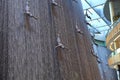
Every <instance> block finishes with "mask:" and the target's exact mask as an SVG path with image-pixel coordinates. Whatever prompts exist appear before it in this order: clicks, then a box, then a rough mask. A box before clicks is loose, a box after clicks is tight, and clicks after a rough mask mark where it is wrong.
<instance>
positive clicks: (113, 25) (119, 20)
mask: <svg viewBox="0 0 120 80" xmlns="http://www.w3.org/2000/svg"><path fill="white" fill-rule="evenodd" d="M119 22H120V18H119V19H118V20H117V21H115V22H114V23H113V24H112V25H110V27H111V28H110V29H109V31H108V33H107V35H108V34H109V33H110V32H111V31H112V30H113V28H114V27H116V26H117V24H118V23H119Z"/></svg>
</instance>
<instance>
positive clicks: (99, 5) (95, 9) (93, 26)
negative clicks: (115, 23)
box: [81, 0, 110, 41]
mask: <svg viewBox="0 0 120 80" xmlns="http://www.w3.org/2000/svg"><path fill="white" fill-rule="evenodd" d="M81 1H82V5H83V9H84V15H85V17H86V21H87V23H88V29H89V30H90V32H91V34H92V35H94V36H95V37H94V38H95V39H98V40H102V41H105V39H106V35H107V33H108V31H109V29H110V22H109V21H108V20H107V19H106V18H105V16H104V10H103V9H104V5H105V3H106V1H107V0H81Z"/></svg>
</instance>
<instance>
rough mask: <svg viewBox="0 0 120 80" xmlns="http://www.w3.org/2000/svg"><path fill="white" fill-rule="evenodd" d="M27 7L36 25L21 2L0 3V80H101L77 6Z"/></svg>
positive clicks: (39, 1)
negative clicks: (78, 30)
mask: <svg viewBox="0 0 120 80" xmlns="http://www.w3.org/2000/svg"><path fill="white" fill-rule="evenodd" d="M29 1H30V3H29V7H30V12H31V13H32V15H33V16H34V17H36V18H37V19H34V18H33V17H30V16H29V17H27V19H26V15H25V6H26V0H1V1H0V4H1V7H0V8H1V11H0V20H1V21H0V29H1V30H2V31H1V32H0V42H1V43H0V44H1V45H0V60H1V61H0V62H1V63H0V70H1V73H0V80H101V77H100V73H99V70H98V66H97V61H96V58H95V57H94V56H93V55H92V54H93V49H92V44H91V40H90V34H89V32H88V29H87V26H86V24H85V19H84V15H83V10H82V5H81V2H80V1H77V0H55V2H57V4H58V5H59V6H57V5H55V4H52V1H51V0H29ZM76 26H78V28H79V29H80V31H82V32H81V33H78V32H77V30H76ZM58 34H59V38H60V40H61V43H62V44H63V45H64V47H65V48H62V47H61V46H60V47H56V46H57V44H58V43H57V38H58Z"/></svg>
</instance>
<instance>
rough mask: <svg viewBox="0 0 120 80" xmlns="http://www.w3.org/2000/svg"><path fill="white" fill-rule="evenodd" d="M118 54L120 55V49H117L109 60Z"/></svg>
mask: <svg viewBox="0 0 120 80" xmlns="http://www.w3.org/2000/svg"><path fill="white" fill-rule="evenodd" d="M117 54H120V48H118V49H116V50H115V51H114V52H112V53H111V54H110V56H109V58H110V57H112V56H114V55H117Z"/></svg>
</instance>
